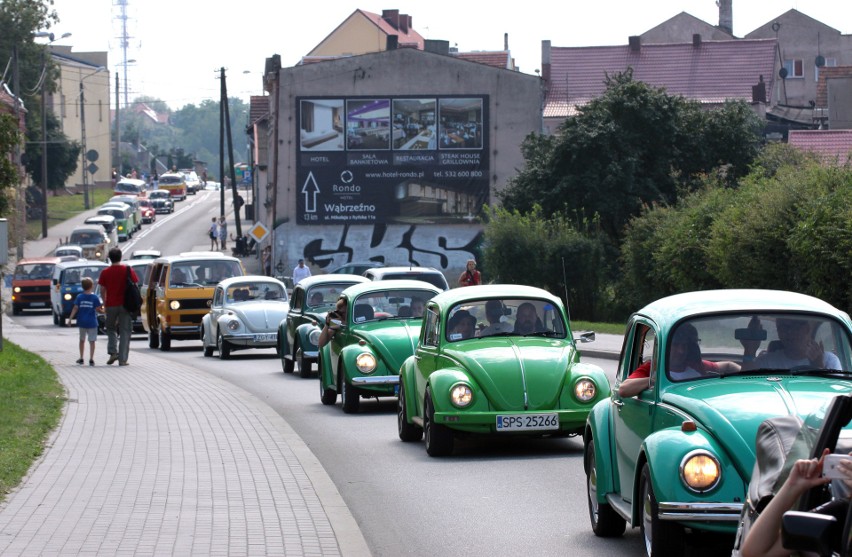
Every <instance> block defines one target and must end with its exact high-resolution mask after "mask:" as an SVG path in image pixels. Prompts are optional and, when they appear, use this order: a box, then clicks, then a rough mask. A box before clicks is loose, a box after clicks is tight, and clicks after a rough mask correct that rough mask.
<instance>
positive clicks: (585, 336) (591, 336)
mask: <svg viewBox="0 0 852 557" xmlns="http://www.w3.org/2000/svg"><path fill="white" fill-rule="evenodd" d="M574 342H580V343H583V344H584V343H587V342H595V332H594V331H586V332H584V333H580V334H579V335H574Z"/></svg>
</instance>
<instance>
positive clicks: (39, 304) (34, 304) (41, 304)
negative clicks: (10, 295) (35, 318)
mask: <svg viewBox="0 0 852 557" xmlns="http://www.w3.org/2000/svg"><path fill="white" fill-rule="evenodd" d="M46 305H47V304H46V303H45V302H30V307H31V308H43V307H44V306H46Z"/></svg>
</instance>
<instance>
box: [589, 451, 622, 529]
mask: <svg viewBox="0 0 852 557" xmlns="http://www.w3.org/2000/svg"><path fill="white" fill-rule="evenodd" d="M596 464H597V462H596V459H595V441H594V439H590V440H589V442H588V444H587V445H586V454H585V465H586V466H585V467H586V499H588V503H589V520H590V521H591V522H592V531H593V532H594V533H595V535H596V536H598V537H601V538H614V537H616V536H620V535H622V534H623V533H624V530H625V529H626V527H627V522H626V521H625V520H624V519H623V518H621V515H619V514H618V513H617V512H615V511H614V510H613V509H612V507H611V506H610V505H608V504H607V503H599V502H598V499H597V494H598V488H597V483H598V482H597V477H598V471H597V466H596Z"/></svg>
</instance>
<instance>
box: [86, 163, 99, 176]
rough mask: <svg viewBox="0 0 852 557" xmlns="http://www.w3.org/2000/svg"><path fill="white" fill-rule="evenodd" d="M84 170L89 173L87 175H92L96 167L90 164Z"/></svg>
mask: <svg viewBox="0 0 852 557" xmlns="http://www.w3.org/2000/svg"><path fill="white" fill-rule="evenodd" d="M86 170H88V171H89V174H94V173H95V172H97V171H98V165H96V164H95V163H92V164H90V165H89V166H87V167H86Z"/></svg>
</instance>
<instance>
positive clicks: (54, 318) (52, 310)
mask: <svg viewBox="0 0 852 557" xmlns="http://www.w3.org/2000/svg"><path fill="white" fill-rule="evenodd" d="M50 311H51V313H53V324H54V325H56V326H57V327H58V326H59V314H58V313H56V308H51V310H50Z"/></svg>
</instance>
